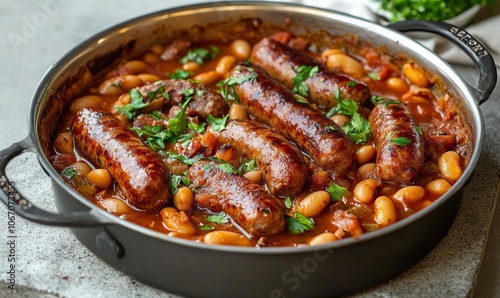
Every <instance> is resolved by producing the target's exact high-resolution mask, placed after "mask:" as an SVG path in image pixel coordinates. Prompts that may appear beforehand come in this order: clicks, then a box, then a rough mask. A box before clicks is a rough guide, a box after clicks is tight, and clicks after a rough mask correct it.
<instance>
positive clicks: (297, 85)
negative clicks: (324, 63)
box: [292, 65, 319, 97]
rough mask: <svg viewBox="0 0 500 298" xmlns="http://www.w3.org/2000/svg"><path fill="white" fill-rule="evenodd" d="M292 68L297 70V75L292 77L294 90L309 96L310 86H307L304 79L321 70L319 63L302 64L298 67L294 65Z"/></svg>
mask: <svg viewBox="0 0 500 298" xmlns="http://www.w3.org/2000/svg"><path fill="white" fill-rule="evenodd" d="M292 69H293V71H294V72H295V77H294V78H293V79H292V81H293V89H292V92H293V93H296V94H298V95H300V96H304V97H308V96H309V88H308V87H307V85H306V83H305V82H304V81H305V80H307V79H309V78H312V77H314V76H315V75H316V73H317V72H318V71H319V67H318V65H315V66H307V65H301V66H299V67H297V68H295V67H293V66H292Z"/></svg>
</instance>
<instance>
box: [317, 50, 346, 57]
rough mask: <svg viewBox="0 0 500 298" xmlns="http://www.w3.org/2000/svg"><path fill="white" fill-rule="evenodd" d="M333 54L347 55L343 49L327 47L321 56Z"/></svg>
mask: <svg viewBox="0 0 500 298" xmlns="http://www.w3.org/2000/svg"><path fill="white" fill-rule="evenodd" d="M333 54H341V55H345V52H344V51H342V50H341V49H326V50H324V51H323V52H322V53H321V57H322V58H325V59H326V58H328V56H331V55H333Z"/></svg>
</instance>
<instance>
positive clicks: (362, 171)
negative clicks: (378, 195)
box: [358, 162, 376, 179]
mask: <svg viewBox="0 0 500 298" xmlns="http://www.w3.org/2000/svg"><path fill="white" fill-rule="evenodd" d="M375 166H376V165H375V163H374V162H370V163H365V164H364V165H362V166H360V167H359V168H358V175H359V177H360V178H361V179H368V178H373V177H372V175H375Z"/></svg>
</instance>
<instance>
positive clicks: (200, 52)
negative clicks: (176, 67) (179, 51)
mask: <svg viewBox="0 0 500 298" xmlns="http://www.w3.org/2000/svg"><path fill="white" fill-rule="evenodd" d="M220 52H221V51H220V49H219V48H217V47H215V46H211V47H210V49H204V48H199V49H193V50H190V51H189V52H188V53H187V54H186V56H184V57H182V58H181V60H180V61H179V62H180V63H182V64H186V63H187V62H189V61H194V62H196V63H198V64H199V65H203V64H205V62H207V61H210V60H212V59H214V58H215V57H217V55H218V54H219V53H220Z"/></svg>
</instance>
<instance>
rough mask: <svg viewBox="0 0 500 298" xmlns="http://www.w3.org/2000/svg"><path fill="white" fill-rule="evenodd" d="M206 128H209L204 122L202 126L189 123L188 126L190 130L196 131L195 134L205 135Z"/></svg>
mask: <svg viewBox="0 0 500 298" xmlns="http://www.w3.org/2000/svg"><path fill="white" fill-rule="evenodd" d="M206 126H207V123H206V122H203V123H202V124H201V125H200V124H197V123H194V122H189V124H188V127H189V129H192V130H194V132H196V133H204V132H205V127H206Z"/></svg>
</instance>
